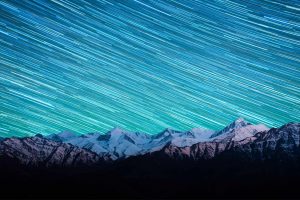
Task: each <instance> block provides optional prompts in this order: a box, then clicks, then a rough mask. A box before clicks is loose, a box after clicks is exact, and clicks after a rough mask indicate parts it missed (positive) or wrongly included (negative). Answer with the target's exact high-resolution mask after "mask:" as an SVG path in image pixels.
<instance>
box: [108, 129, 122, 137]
mask: <svg viewBox="0 0 300 200" xmlns="http://www.w3.org/2000/svg"><path fill="white" fill-rule="evenodd" d="M123 132H124V131H123V130H122V129H121V128H119V127H115V128H113V129H112V130H110V131H109V132H108V134H110V135H120V134H122V133H123Z"/></svg>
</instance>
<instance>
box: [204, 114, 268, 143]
mask: <svg viewBox="0 0 300 200" xmlns="http://www.w3.org/2000/svg"><path fill="white" fill-rule="evenodd" d="M267 130H269V128H267V127H266V126H265V125H263V124H258V125H253V124H250V123H249V122H247V121H245V120H244V119H243V118H238V119H237V120H235V121H234V122H233V123H231V124H230V125H228V126H226V127H225V128H224V129H222V130H221V131H219V132H216V133H215V134H213V135H212V136H211V137H210V138H212V139H214V140H224V141H225V140H226V141H227V140H232V141H241V140H243V139H245V138H247V137H252V136H253V135H254V134H256V133H258V132H262V131H267Z"/></svg>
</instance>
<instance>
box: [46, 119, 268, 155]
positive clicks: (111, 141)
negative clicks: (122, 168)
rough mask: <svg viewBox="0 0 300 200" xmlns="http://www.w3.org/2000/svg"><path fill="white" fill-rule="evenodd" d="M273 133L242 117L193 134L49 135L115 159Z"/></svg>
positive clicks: (168, 131) (114, 132)
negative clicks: (256, 134)
mask: <svg viewBox="0 0 300 200" xmlns="http://www.w3.org/2000/svg"><path fill="white" fill-rule="evenodd" d="M267 130H269V129H268V128H267V127H266V126H264V125H261V124H260V125H252V124H250V123H248V122H246V121H245V120H244V119H242V118H239V119H237V120H236V121H234V122H233V123H231V124H230V125H229V126H226V127H225V128H224V129H222V130H220V131H213V130H208V129H202V128H193V129H192V130H190V131H183V132H181V131H175V130H172V129H170V128H167V129H165V130H164V131H162V132H161V133H158V134H156V135H150V134H147V133H140V132H128V131H124V130H122V129H120V128H114V129H112V130H111V131H109V132H108V133H106V134H100V133H89V134H85V135H76V134H74V133H70V132H61V133H58V134H51V135H49V136H46V138H47V139H50V140H54V141H61V142H65V143H70V144H72V145H74V146H77V147H80V148H85V149H88V150H90V151H93V152H95V153H97V154H102V155H107V156H108V157H110V158H111V159H112V160H117V159H120V158H127V157H129V156H135V155H143V154H146V153H150V152H155V151H159V150H161V149H163V148H164V147H165V146H166V145H167V144H172V146H175V147H179V148H182V147H190V146H192V145H194V144H196V143H199V142H209V141H215V142H219V141H225V140H226V141H240V140H243V139H245V138H247V137H251V136H253V135H254V134H255V133H257V132H261V131H267Z"/></svg>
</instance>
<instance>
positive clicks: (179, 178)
mask: <svg viewBox="0 0 300 200" xmlns="http://www.w3.org/2000/svg"><path fill="white" fill-rule="evenodd" d="M237 160H239V161H237ZM0 162H1V170H0V173H1V174H0V177H1V184H0V193H1V198H70V199H74V198H130V199H132V198H170V199H174V198H197V199H199V198H281V199H282V198H284V199H286V198H297V197H300V184H299V180H300V179H299V178H300V165H299V162H298V161H295V160H293V161H289V160H281V161H272V160H269V161H247V160H245V159H238V158H236V157H232V156H231V155H223V156H220V157H219V158H218V159H212V160H206V161H201V160H200V161H189V160H184V161H182V160H181V161H176V160H171V159H168V158H164V157H157V156H155V157H154V156H144V157H133V158H130V159H127V160H124V161H120V162H118V163H114V164H106V165H105V166H104V165H102V166H94V167H88V168H86V167H76V168H61V169H59V168H40V167H39V168H34V167H30V168H27V167H24V166H21V165H19V164H18V163H17V162H16V161H14V160H12V159H8V158H4V157H2V158H1V161H0Z"/></svg>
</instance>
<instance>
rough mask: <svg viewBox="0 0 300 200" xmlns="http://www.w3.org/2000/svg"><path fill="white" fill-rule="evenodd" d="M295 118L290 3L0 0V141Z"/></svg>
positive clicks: (299, 55) (298, 36) (296, 64)
mask: <svg viewBox="0 0 300 200" xmlns="http://www.w3.org/2000/svg"><path fill="white" fill-rule="evenodd" d="M238 117H244V118H245V119H246V120H247V121H249V122H252V123H264V124H266V125H268V126H280V125H282V124H284V123H287V122H290V121H297V122H299V121H300V120H299V119H300V1H299V0H295V1H291V0H290V1H289V0H280V1H279V0H224V1H223V0H215V1H213V0H198V1H196V0H193V1H192V0H176V1H175V0H163V1H158V0H98V1H96V0H89V1H83V0H52V1H50V0H47V1H46V0H0V125H1V126H0V136H11V135H19V136H23V135H30V134H35V133H42V134H49V133H57V132H61V131H63V130H71V131H74V132H76V133H88V132H106V131H108V130H110V129H112V128H113V127H115V126H118V127H121V128H123V129H126V130H131V131H143V132H148V133H157V132H160V131H161V130H163V129H164V128H167V127H170V128H173V129H177V130H189V129H191V128H193V127H204V128H210V129H220V128H222V127H223V126H225V125H227V124H229V123H230V122H231V121H233V120H235V119H236V118H238Z"/></svg>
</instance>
